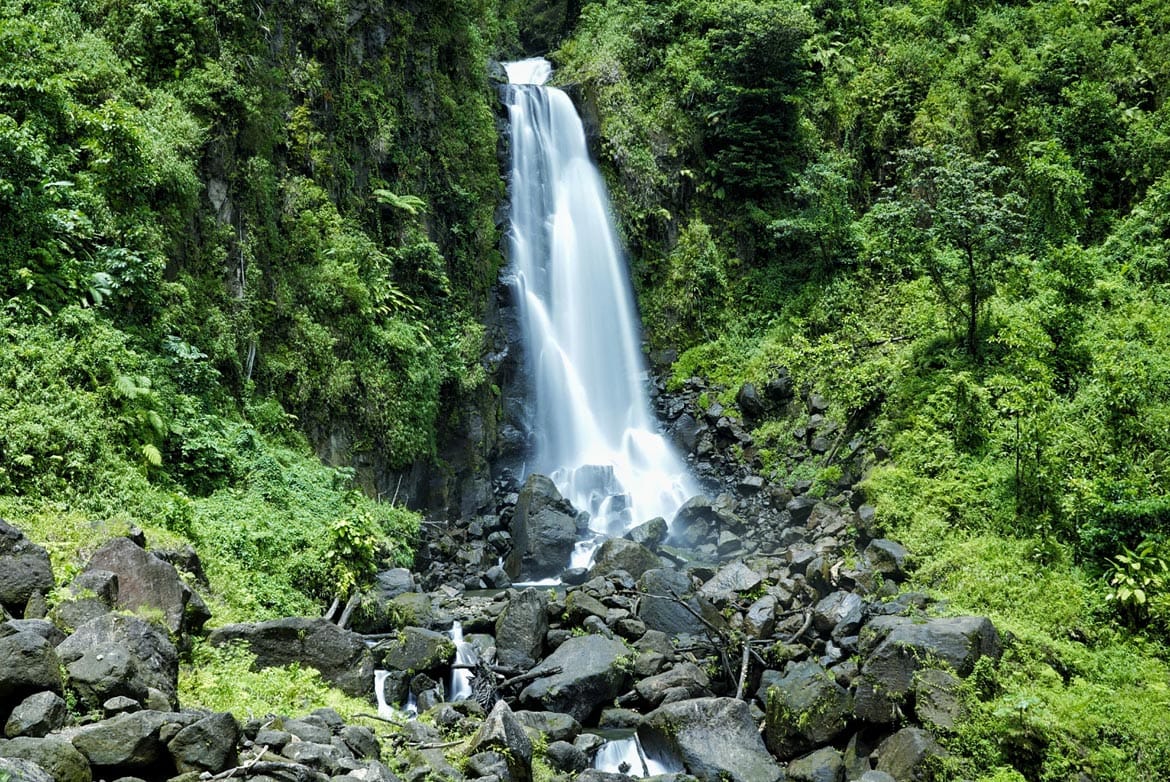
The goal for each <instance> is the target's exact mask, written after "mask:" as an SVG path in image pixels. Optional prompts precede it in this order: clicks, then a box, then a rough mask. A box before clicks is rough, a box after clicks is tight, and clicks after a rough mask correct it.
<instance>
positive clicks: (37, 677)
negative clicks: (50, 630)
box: [0, 622, 61, 715]
mask: <svg viewBox="0 0 1170 782" xmlns="http://www.w3.org/2000/svg"><path fill="white" fill-rule="evenodd" d="M60 665H61V661H60V659H59V658H58V657H57V653H56V652H55V651H54V650H53V647H52V646H51V645H50V644H49V642H48V641H46V640H45V638H44V637H43V636H42V635H40V634H38V633H35V632H32V631H30V630H16V629H15V628H14V627H13V626H12V623H10V622H4V623H0V715H3V714H5V713H6V712H7V711H8V709H10V708H11V707H12V706H13V705H15V704H17V703H20V702H21V701H22V700H24V698H26V697H27V696H29V695H33V694H34V693H38V692H41V691H42V690H52V691H53V692H58V693H59V692H61V672H60Z"/></svg>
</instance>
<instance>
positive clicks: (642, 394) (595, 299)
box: [506, 59, 695, 565]
mask: <svg viewBox="0 0 1170 782" xmlns="http://www.w3.org/2000/svg"><path fill="white" fill-rule="evenodd" d="M506 67H507V71H508V78H509V82H510V86H509V88H508V90H507V103H508V112H509V117H510V119H511V141H512V171H511V204H512V217H511V219H512V222H511V229H510V233H509V239H510V245H509V249H510V254H511V265H512V270H513V274H514V285H515V288H516V292H517V297H516V298H517V301H518V303H519V306H520V314H521V321H522V324H523V328H524V338H525V345H526V349H527V356H528V363H529V369H530V375H531V378H532V392H533V408H534V413H533V415H534V419H535V420H533V421H532V422H531V426H530V428H531V431H533V432H535V433H536V452H535V454H534V455H533V464H531V465H530V468H531V471H533V472H541V473H545V474H547V475H549V476H550V477H551V478H552V479H553V481H554V482H555V483H556V484H557V488H558V489H560V491H561V493H562V494H563V495H564V496H565V497H567V498H568V499H569V501H570V502H572V503H573V505H574V506H575V507H576V508H578V509H580V510H587V511H588V512H589V513H590V516H591V521H590V527H591V529H592V530H593V532H595V533H598V534H609V535H615V534H621V533H623V532H625V531H626V530H628V529H629V528H630V527H632V526H634V525H635V524H638V523H641V522H643V521H646V520H648V519H651V518H654V517H655V516H662V517H664V518H666V519H667V520H668V521H669V520H670V519H671V518H672V516H673V515H674V513H675V511H676V510H678V508H679V506H681V505H682V503H683V502H685V501H686V500H687V499H688V498H689V497H691V496H692V495H693V494H695V491H694V490H693V487H692V482H691V478H690V477H689V475H688V473H687V471H686V469H685V467H684V465H683V462H682V459H681V458H680V457H679V456H678V454H677V453H676V452H675V450H674V449H673V448H672V447H671V446H670V444H669V443H668V442H667V441H666V440H665V439H664V438H663V437H662V436H661V435H660V434H659V433H658V432H657V427H656V426H655V422H654V419H653V417H652V415H651V413H650V404H649V400H648V398H647V395H646V389H645V386H644V383H645V379H646V372H645V367H644V364H643V360H642V354H641V352H640V349H639V324H638V319H637V314H636V311H635V308H634V300H633V293H632V290H631V288H630V284H629V277H628V272H627V269H626V262H625V257H624V254H623V252H622V248H621V245H620V243H619V242H618V239H617V235H616V231H615V228H614V225H613V221H612V219H611V217H610V211H609V199H608V197H607V195H606V192H605V187H604V185H603V183H602V180H601V176H600V174H599V172H598V171H597V168H596V166H594V165H593V162H592V161H591V160H590V158H589V153H588V150H587V148H586V144H585V132H584V129H583V127H582V124H581V120H580V118H579V117H578V116H577V112H576V110H575V109H574V107H573V104H572V102H571V101H570V100H569V98H568V96H567V95H566V94H565V93H563V92H562V91H560V90H557V89H554V88H551V87H546V86H544V83H545V82H546V81H547V79H548V78H549V76H550V75H551V72H552V71H551V67H550V66H549V63H548V61H546V60H543V59H534V60H524V61H522V62H517V63H510V64H508V65H507V66H506ZM590 556H591V549H586V550H585V552H584V553H583V554H582V555H580V556H579V557H578V556H575V557H574V562H573V563H572V564H573V565H584V564H587V562H588V559H589V557H590Z"/></svg>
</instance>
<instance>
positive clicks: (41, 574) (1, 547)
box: [0, 519, 53, 619]
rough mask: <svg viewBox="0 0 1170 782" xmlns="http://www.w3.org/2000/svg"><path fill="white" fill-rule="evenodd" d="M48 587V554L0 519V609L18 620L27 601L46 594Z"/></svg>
mask: <svg viewBox="0 0 1170 782" xmlns="http://www.w3.org/2000/svg"><path fill="white" fill-rule="evenodd" d="M52 588H53V567H52V565H51V564H50V563H49V552H47V551H45V549H44V548H42V547H41V546H38V545H37V544H35V543H33V542H32V541H31V540H29V539H28V538H26V537H25V536H24V533H23V532H21V531H20V530H19V529H17V528H16V527H14V526H12V525H11V524H9V523H8V522H7V521H5V520H4V519H0V606H3V607H4V608H6V609H8V610H9V611H10V612H12V613H13V614H14V615H15V616H16V617H17V618H18V619H19V618H20V617H23V616H24V609H25V605H26V604H27V603H28V601H29V598H31V597H32V596H33V595H34V594H37V593H39V594H42V595H44V594H48V592H49V590H50V589H52Z"/></svg>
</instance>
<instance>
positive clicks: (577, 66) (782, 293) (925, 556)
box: [556, 0, 1170, 780]
mask: <svg viewBox="0 0 1170 782" xmlns="http://www.w3.org/2000/svg"><path fill="white" fill-rule="evenodd" d="M1168 46H1170V13H1168V12H1167V8H1166V6H1165V4H1159V3H1152V2H1150V3H1117V2H1108V1H1106V0H1086V1H1085V2H1078V3H1068V2H1043V1H1037V2H1025V3H995V2H990V3H976V4H972V3H951V2H945V1H944V0H910V1H909V2H873V1H870V0H862V1H861V2H854V3H838V2H834V0H820V1H818V2H813V3H810V4H807V5H800V4H796V3H791V2H786V1H785V0H675V1H673V2H665V3H661V2H649V1H647V0H622V1H621V2H618V1H617V0H598V1H597V2H594V3H591V4H587V5H586V7H585V8H584V9H583V13H582V17H581V21H580V24H579V26H578V28H577V30H576V31H575V33H574V34H573V36H572V37H571V38H570V39H569V40H567V41H566V42H565V43H564V45H563V46H562V47H561V48H560V50H559V51H558V52H557V53H556V58H557V60H558V63H559V65H560V66H561V70H560V76H559V78H561V79H562V80H563V81H566V82H574V83H578V84H580V85H581V90H582V94H583V95H584V96H585V98H586V100H587V101H589V102H590V103H592V104H593V105H594V106H595V107H596V115H597V117H598V118H599V120H598V121H599V131H600V158H601V161H602V164H603V166H604V167H606V168H607V169H608V171H609V173H610V175H611V178H612V180H613V181H614V182H615V187H614V190H615V195H616V197H617V200H618V210H619V212H620V215H621V218H622V222H623V227H624V230H625V231H626V234H627V237H628V239H629V242H630V244H631V247H632V248H633V252H632V254H633V264H634V271H635V275H636V282H637V285H638V287H639V290H640V297H641V301H642V307H643V313H644V318H645V321H646V325H647V328H648V331H649V338H650V339H651V342H652V344H654V345H655V347H657V348H660V349H670V348H678V349H680V351H681V355H680V356H679V358H678V359H677V361H675V362H674V364H673V373H674V377H675V378H676V379H677V380H678V381H682V380H684V379H686V378H687V377H689V376H691V375H693V374H702V375H705V376H707V377H708V378H709V379H711V380H713V381H714V382H716V383H719V384H721V385H722V386H723V388H724V389H725V391H724V393H723V396H722V399H721V400H720V401H722V402H723V403H724V404H725V405H732V404H734V401H735V394H736V391H737V390H738V388H739V387H740V385H741V384H742V383H744V382H748V381H750V382H754V383H756V384H757V386H761V387H762V385H763V384H764V383H765V382H766V381H768V380H769V379H770V378H772V377H775V376H776V373H777V372H778V370H779V369H780V368H782V367H783V368H786V369H787V370H788V371H789V372H790V373H791V376H792V377H793V379H794V381H795V383H796V385H797V387H798V388H800V389H802V390H804V391H816V392H818V393H821V394H822V395H824V396H825V397H826V398H827V399H829V401H830V402H831V403H832V408H831V410H830V415H831V417H832V418H833V419H834V420H836V422H837V423H838V424H839V425H840V426H841V427H842V428H843V430H844V431H845V432H846V433H847V436H845V437H844V440H845V441H846V442H848V441H850V440H852V439H853V438H855V437H857V436H861V437H863V438H864V440H865V441H866V442H868V443H869V444H870V446H871V447H873V448H876V449H877V450H878V451H879V452H881V451H885V452H888V453H889V454H890V457H889V458H888V459H883V460H879V461H878V462H877V463H875V464H872V465H871V468H872V469H870V470H869V472H868V479H867V480H866V482H865V484H864V488H865V491H866V494H867V497H868V499H869V501H870V502H872V503H874V504H875V505H876V507H877V510H878V519H879V522H880V523H881V525H882V527H883V529H884V531H886V532H887V533H888V534H891V535H895V536H898V537H900V538H903V539H904V540H905V541H906V542H907V543H908V544H910V545H911V548H912V549H913V550H914V551H915V553H916V554H917V555H918V557H919V562H921V563H922V566H921V568H920V569H919V571H918V574H917V580H916V586H918V587H925V588H928V589H931V590H934V591H936V592H937V593H938V594H939V595H940V596H941V597H944V598H945V599H946V600H947V601H948V605H949V607H950V610H954V611H977V612H984V613H987V614H989V615H991V616H992V617H993V618H995V620H996V621H997V622H998V623H999V625H1000V627H1001V628H1003V629H1005V630H1007V631H1009V632H1010V633H1011V634H1012V636H1013V639H1014V640H1013V643H1012V644H1011V647H1010V648H1011V651H1010V652H1009V659H1008V660H1007V661H1006V662H1005V664H1004V665H1003V666H1002V667H1001V669H1000V671H999V672H998V674H996V675H992V676H989V677H988V680H987V681H986V682H984V685H985V686H984V687H983V688H982V689H981V691H980V692H979V693H973V695H972V698H973V709H972V716H971V719H970V720H969V723H968V724H967V725H965V726H963V728H962V729H961V730H959V731H958V733H957V734H956V735H955V736H953V737H952V738H951V739H950V744H951V747H952V749H953V750H954V751H955V752H956V757H957V760H956V765H955V769H954V773H955V774H956V775H964V776H967V777H975V776H979V775H983V776H984V777H985V778H987V779H992V778H994V779H1018V778H1020V775H1022V776H1023V778H1026V779H1052V780H1056V779H1069V778H1074V777H1075V776H1076V775H1077V774H1078V773H1082V772H1083V773H1087V774H1089V775H1090V776H1091V777H1092V778H1094V779H1118V780H1121V779H1154V778H1160V777H1161V776H1164V775H1165V774H1166V773H1167V770H1170V744H1168V743H1167V742H1166V740H1165V738H1164V736H1165V731H1166V728H1167V727H1170V725H1168V724H1167V720H1166V716H1165V711H1164V708H1163V707H1162V704H1163V703H1164V699H1165V694H1166V693H1165V688H1166V682H1167V673H1168V670H1167V664H1166V660H1167V656H1166V650H1165V649H1164V647H1163V646H1162V640H1161V639H1162V633H1164V632H1165V630H1166V629H1167V627H1168V623H1170V613H1168V596H1167V587H1168V586H1170V581H1168V576H1167V561H1168V560H1170V540H1168V539H1167V533H1168V532H1170V514H1168V512H1167V509H1168V508H1170V494H1168V490H1170V481H1168V477H1170V476H1168V475H1167V468H1168V467H1170V462H1168V461H1167V451H1166V448H1165V442H1166V439H1167V434H1168V433H1170V432H1168V429H1167V421H1168V420H1170V418H1168V416H1170V396H1168V389H1170V385H1168V384H1167V382H1166V381H1167V378H1168V377H1170V358H1168V356H1170V352H1168V348H1170V343H1168V342H1167V336H1168V335H1167V330H1166V325H1165V324H1166V323H1167V322H1170V310H1168V308H1167V306H1168V304H1170V298H1168V294H1170V285H1168V283H1170V278H1168V277H1167V275H1166V268H1167V267H1166V262H1167V259H1168V258H1170V244H1168V242H1170V233H1167V222H1166V221H1167V214H1168V212H1167V207H1168V206H1170V203H1168V201H1167V197H1168V193H1170V107H1168V106H1167V105H1166V100H1165V99H1166V89H1167V88H1166V85H1167V84H1168V83H1170V81H1168V76H1170V73H1167V69H1168V68H1170V60H1167V58H1166V56H1165V53H1166V52H1167V51H1168V49H1167V47H1168ZM804 424H805V421H804V420H803V419H802V417H801V416H800V415H799V414H796V413H793V414H792V415H788V414H785V413H782V412H781V411H776V412H775V413H774V414H773V415H772V416H771V417H769V418H768V419H766V420H763V421H760V422H757V425H756V429H755V437H756V449H755V452H749V453H747V454H745V457H746V458H752V459H755V460H757V461H758V464H759V466H760V467H761V468H762V469H763V470H765V472H766V473H768V474H771V475H773V476H774V477H776V478H777V479H779V480H796V479H798V478H818V479H819V480H817V482H816V483H815V484H814V486H815V487H816V488H817V489H819V490H826V491H831V490H833V487H834V486H836V485H837V479H838V478H840V477H841V470H840V467H839V466H838V465H836V464H833V463H831V462H830V461H825V460H824V459H823V458H820V459H818V460H817V461H812V460H810V459H809V458H799V457H800V451H799V448H798V447H797V441H796V440H795V439H793V437H792V435H793V431H794V430H796V429H797V427H801V426H803V425H804ZM845 450H848V449H843V451H845ZM794 453H795V454H796V455H797V457H798V458H792V457H793V454H794ZM830 455H831V454H830ZM805 457H807V453H805Z"/></svg>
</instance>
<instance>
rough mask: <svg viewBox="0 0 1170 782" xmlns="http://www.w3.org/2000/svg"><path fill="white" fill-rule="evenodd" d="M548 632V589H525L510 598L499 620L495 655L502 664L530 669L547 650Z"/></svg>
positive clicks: (497, 622)
mask: <svg viewBox="0 0 1170 782" xmlns="http://www.w3.org/2000/svg"><path fill="white" fill-rule="evenodd" d="M546 633H548V593H547V592H543V591H541V590H538V589H525V590H524V591H523V592H521V593H520V594H519V595H517V596H516V597H514V598H512V599H511V600H509V601H508V604H507V606H505V607H504V610H503V611H502V612H501V613H500V617H499V619H497V620H496V659H497V660H498V661H499V663H500V665H505V666H507V667H509V668H519V669H521V670H524V671H526V670H528V669H529V668H531V667H532V666H533V665H535V664H536V661H537V660H539V659H540V656H541V653H542V652H543V651H544V636H545V634H546Z"/></svg>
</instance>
